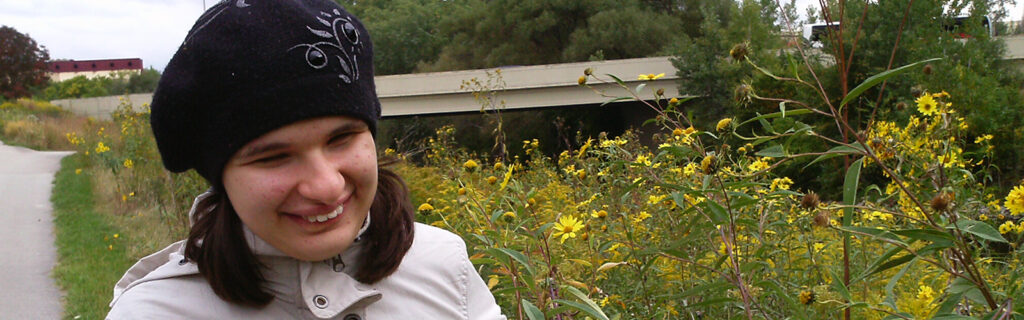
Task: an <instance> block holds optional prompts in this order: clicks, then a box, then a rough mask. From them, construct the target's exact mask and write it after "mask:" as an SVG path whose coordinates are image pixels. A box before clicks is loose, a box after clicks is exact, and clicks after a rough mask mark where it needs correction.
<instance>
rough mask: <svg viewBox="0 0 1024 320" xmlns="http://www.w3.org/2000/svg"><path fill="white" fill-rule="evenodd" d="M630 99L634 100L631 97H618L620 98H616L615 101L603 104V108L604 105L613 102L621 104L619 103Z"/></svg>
mask: <svg viewBox="0 0 1024 320" xmlns="http://www.w3.org/2000/svg"><path fill="white" fill-rule="evenodd" d="M629 99H632V98H631V97H618V98H615V99H611V100H608V101H605V102H604V103H602V104H601V106H602V107H603V106H604V105H606V104H609V103H612V102H619V101H622V100H629Z"/></svg>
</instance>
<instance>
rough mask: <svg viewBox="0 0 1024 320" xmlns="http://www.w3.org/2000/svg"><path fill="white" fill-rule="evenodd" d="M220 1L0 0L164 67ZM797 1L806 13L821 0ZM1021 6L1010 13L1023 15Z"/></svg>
mask: <svg viewBox="0 0 1024 320" xmlns="http://www.w3.org/2000/svg"><path fill="white" fill-rule="evenodd" d="M217 1H218V0H205V1H204V0H0V25H6V26H10V27H13V28H15V29H17V30H18V31H19V32H21V33H27V34H28V35H29V36H31V37H32V38H33V39H35V40H36V42H38V43H39V44H41V45H43V46H46V48H47V49H48V50H49V52H50V58H51V59H74V60H92V59H114V58H142V63H143V64H144V65H145V66H146V67H150V66H152V67H154V68H156V69H157V70H160V71H163V69H164V66H166V65H167V61H169V60H170V59H171V56H172V55H173V54H174V51H175V50H176V49H177V48H178V45H179V44H180V43H181V40H182V39H184V38H185V34H186V33H188V30H189V28H191V27H192V24H193V23H194V22H195V20H196V19H197V18H199V15H201V14H202V13H203V8H204V5H205V6H207V7H208V6H211V5H213V4H214V3H216V2H217ZM1018 2H1020V3H1024V0H1018ZM797 4H798V7H799V12H800V14H801V15H802V14H803V13H804V11H805V10H804V8H805V7H807V5H809V4H815V5H816V4H817V1H815V0H797ZM1020 8H1021V4H1018V5H1017V8H1016V9H1013V10H1011V11H1010V17H1011V18H1013V19H1020V16H1021V12H1022V11H1021V9H1020Z"/></svg>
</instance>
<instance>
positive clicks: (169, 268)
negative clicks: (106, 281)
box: [110, 241, 210, 315]
mask: <svg viewBox="0 0 1024 320" xmlns="http://www.w3.org/2000/svg"><path fill="white" fill-rule="evenodd" d="M203 287H205V288H206V290H207V291H210V289H209V286H208V285H206V281H205V280H204V279H203V278H202V276H201V275H200V274H199V269H198V268H197V267H196V265H195V264H194V263H191V262H188V261H186V260H185V256H184V241H178V242H175V243H173V244H171V245H169V246H167V247H166V248H164V249H163V250H160V251H158V252H156V253H154V254H151V255H149V256H146V257H145V258H142V259H140V260H139V261H138V262H136V263H135V265H133V266H132V267H131V268H129V269H128V271H126V272H125V274H124V276H122V277H121V280H119V281H118V282H117V284H116V285H115V286H114V297H113V300H112V301H111V302H110V307H111V308H112V310H111V314H112V315H113V314H114V313H115V311H117V310H120V311H131V310H135V311H136V312H137V311H139V310H140V309H139V308H143V305H152V304H154V303H155V304H157V305H159V303H156V302H158V301H159V300H161V299H163V300H168V301H170V300H174V299H178V298H180V297H177V296H176V295H175V297H171V294H168V293H173V292H196V291H195V290H196V289H200V290H201V289H202V288H203ZM184 290H187V291H184Z"/></svg>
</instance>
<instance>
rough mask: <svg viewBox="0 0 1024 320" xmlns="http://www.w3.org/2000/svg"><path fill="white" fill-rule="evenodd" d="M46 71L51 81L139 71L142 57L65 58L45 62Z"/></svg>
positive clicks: (140, 70)
mask: <svg viewBox="0 0 1024 320" xmlns="http://www.w3.org/2000/svg"><path fill="white" fill-rule="evenodd" d="M46 67H47V72H48V73H49V75H50V79H51V80H53V81H64V80H67V79H71V78H73V77H76V76H85V77H86V78H90V79H91V78H95V77H99V76H108V77H109V76H112V75H113V74H114V73H117V72H124V73H141V72H142V59H139V58H128V59H104V60H66V61H51V62H48V63H47V64H46Z"/></svg>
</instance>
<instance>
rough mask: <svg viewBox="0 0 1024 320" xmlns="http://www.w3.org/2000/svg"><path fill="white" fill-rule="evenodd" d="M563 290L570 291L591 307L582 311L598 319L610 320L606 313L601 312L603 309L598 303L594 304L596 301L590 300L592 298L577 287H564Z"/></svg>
mask: <svg viewBox="0 0 1024 320" xmlns="http://www.w3.org/2000/svg"><path fill="white" fill-rule="evenodd" d="M562 289H563V290H565V291H568V292H569V293H570V294H572V295H573V296H576V299H580V301H582V302H583V303H584V304H586V305H587V307H589V308H588V309H585V310H580V311H583V312H586V313H588V314H590V315H591V316H594V317H595V318H598V319H604V320H608V316H607V315H605V314H604V311H601V307H598V306H597V303H594V300H590V297H587V295H586V294H584V293H583V292H582V291H580V289H576V287H571V286H562Z"/></svg>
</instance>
